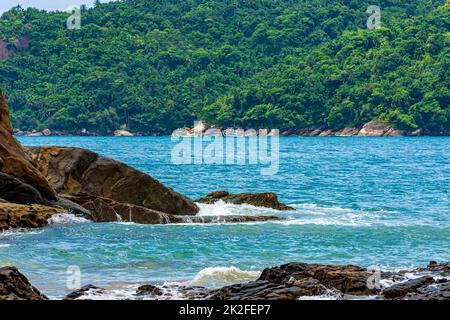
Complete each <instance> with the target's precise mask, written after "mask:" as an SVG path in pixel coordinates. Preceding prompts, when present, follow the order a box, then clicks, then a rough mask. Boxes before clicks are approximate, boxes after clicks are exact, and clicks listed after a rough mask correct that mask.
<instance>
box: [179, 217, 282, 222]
mask: <svg viewBox="0 0 450 320" xmlns="http://www.w3.org/2000/svg"><path fill="white" fill-rule="evenodd" d="M175 219H176V220H174V219H171V223H245V222H266V221H280V220H284V219H283V218H280V217H276V216H202V217H175Z"/></svg>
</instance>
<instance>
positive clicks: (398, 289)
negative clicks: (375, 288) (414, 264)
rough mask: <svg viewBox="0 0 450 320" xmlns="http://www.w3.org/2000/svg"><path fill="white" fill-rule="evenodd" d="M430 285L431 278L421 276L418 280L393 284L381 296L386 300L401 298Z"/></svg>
mask: <svg viewBox="0 0 450 320" xmlns="http://www.w3.org/2000/svg"><path fill="white" fill-rule="evenodd" d="M431 283H434V279H433V277H431V276H423V277H421V278H418V279H412V280H409V281H406V282H402V283H398V284H394V285H392V286H390V287H388V288H386V289H384V290H383V296H384V297H385V298H387V299H394V298H401V297H404V296H406V295H407V294H408V293H412V292H415V291H417V289H418V288H421V287H427V286H428V285H429V284H431Z"/></svg>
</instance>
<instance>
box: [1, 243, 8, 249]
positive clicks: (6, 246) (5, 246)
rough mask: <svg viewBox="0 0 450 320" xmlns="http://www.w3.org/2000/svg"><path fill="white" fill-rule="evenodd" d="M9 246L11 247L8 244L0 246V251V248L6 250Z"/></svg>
mask: <svg viewBox="0 0 450 320" xmlns="http://www.w3.org/2000/svg"><path fill="white" fill-rule="evenodd" d="M10 246H11V245H10V244H8V243H5V244H0V249H1V248H8V247H10Z"/></svg>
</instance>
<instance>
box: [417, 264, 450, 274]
mask: <svg viewBox="0 0 450 320" xmlns="http://www.w3.org/2000/svg"><path fill="white" fill-rule="evenodd" d="M428 271H429V272H434V273H437V274H440V275H443V276H450V262H445V263H437V262H436V261H430V263H429V264H428V266H427V267H426V268H417V269H415V270H414V271H413V272H416V273H420V272H428Z"/></svg>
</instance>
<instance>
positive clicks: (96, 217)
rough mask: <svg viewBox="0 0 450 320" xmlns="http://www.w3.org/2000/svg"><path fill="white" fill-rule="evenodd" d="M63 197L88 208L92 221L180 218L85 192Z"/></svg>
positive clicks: (162, 221)
mask: <svg viewBox="0 0 450 320" xmlns="http://www.w3.org/2000/svg"><path fill="white" fill-rule="evenodd" d="M63 197H64V198H65V199H68V200H70V201H73V202H75V203H77V204H79V205H81V206H82V207H83V208H86V209H87V210H89V212H90V215H89V217H88V218H89V219H91V220H92V221H94V222H112V221H127V222H135V223H140V224H167V223H173V222H179V221H181V218H177V217H175V216H173V215H170V214H166V213H164V212H160V211H156V210H152V209H148V208H145V207H141V206H136V205H133V204H128V203H119V202H116V201H114V200H111V199H108V198H104V197H98V196H92V195H87V194H76V195H63Z"/></svg>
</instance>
